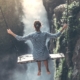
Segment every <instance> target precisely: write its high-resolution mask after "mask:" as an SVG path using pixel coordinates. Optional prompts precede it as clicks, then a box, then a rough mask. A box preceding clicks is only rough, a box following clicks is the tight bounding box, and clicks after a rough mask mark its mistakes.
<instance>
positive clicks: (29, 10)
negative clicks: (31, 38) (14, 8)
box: [14, 0, 55, 80]
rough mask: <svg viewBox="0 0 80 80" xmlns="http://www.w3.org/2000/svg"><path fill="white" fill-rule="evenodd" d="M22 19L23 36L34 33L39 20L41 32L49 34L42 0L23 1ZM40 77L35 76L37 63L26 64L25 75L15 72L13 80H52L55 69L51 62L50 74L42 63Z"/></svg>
mask: <svg viewBox="0 0 80 80" xmlns="http://www.w3.org/2000/svg"><path fill="white" fill-rule="evenodd" d="M22 5H23V13H24V15H23V17H22V22H23V23H24V26H25V27H24V35H27V34H29V33H30V32H33V31H34V27H33V24H34V21H35V20H39V21H40V22H41V23H42V27H41V30H42V31H47V32H49V23H48V19H47V12H46V10H45V8H44V6H43V2H42V0H23V3H22ZM28 44H29V46H30V47H32V45H31V43H30V42H28ZM41 68H42V72H41V76H37V72H38V68H37V63H36V62H35V63H28V64H27V70H26V72H25V73H21V72H19V71H15V74H14V76H15V80H54V72H55V67H54V64H53V62H52V61H49V69H50V72H51V74H50V75H48V74H47V73H46V69H45V66H44V65H43V63H42V66H41Z"/></svg>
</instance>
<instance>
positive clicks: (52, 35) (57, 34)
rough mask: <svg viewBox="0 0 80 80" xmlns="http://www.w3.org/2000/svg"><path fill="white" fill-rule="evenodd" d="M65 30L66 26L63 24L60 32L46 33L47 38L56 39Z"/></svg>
mask: <svg viewBox="0 0 80 80" xmlns="http://www.w3.org/2000/svg"><path fill="white" fill-rule="evenodd" d="M66 28H67V24H64V25H63V27H62V29H61V30H60V32H58V33H55V34H52V33H47V38H57V37H59V36H60V35H61V33H62V32H63V31H64V30H65V29H66Z"/></svg>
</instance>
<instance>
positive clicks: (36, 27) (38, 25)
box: [34, 21, 41, 30]
mask: <svg viewBox="0 0 80 80" xmlns="http://www.w3.org/2000/svg"><path fill="white" fill-rule="evenodd" d="M34 27H35V29H36V30H39V29H40V27H41V22H40V21H35V22H34Z"/></svg>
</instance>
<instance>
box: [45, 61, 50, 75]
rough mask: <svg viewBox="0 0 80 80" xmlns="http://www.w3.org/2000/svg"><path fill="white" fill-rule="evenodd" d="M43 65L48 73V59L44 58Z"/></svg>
mask: <svg viewBox="0 0 80 80" xmlns="http://www.w3.org/2000/svg"><path fill="white" fill-rule="evenodd" d="M44 65H45V67H46V70H47V73H48V74H50V71H49V68H48V61H47V60H44Z"/></svg>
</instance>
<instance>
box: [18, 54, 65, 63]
mask: <svg viewBox="0 0 80 80" xmlns="http://www.w3.org/2000/svg"><path fill="white" fill-rule="evenodd" d="M50 57H51V59H52V60H53V59H57V58H64V57H65V56H64V54H63V53H57V54H50ZM28 62H35V60H34V59H33V55H32V54H25V55H21V56H18V59H17V63H28Z"/></svg>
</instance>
